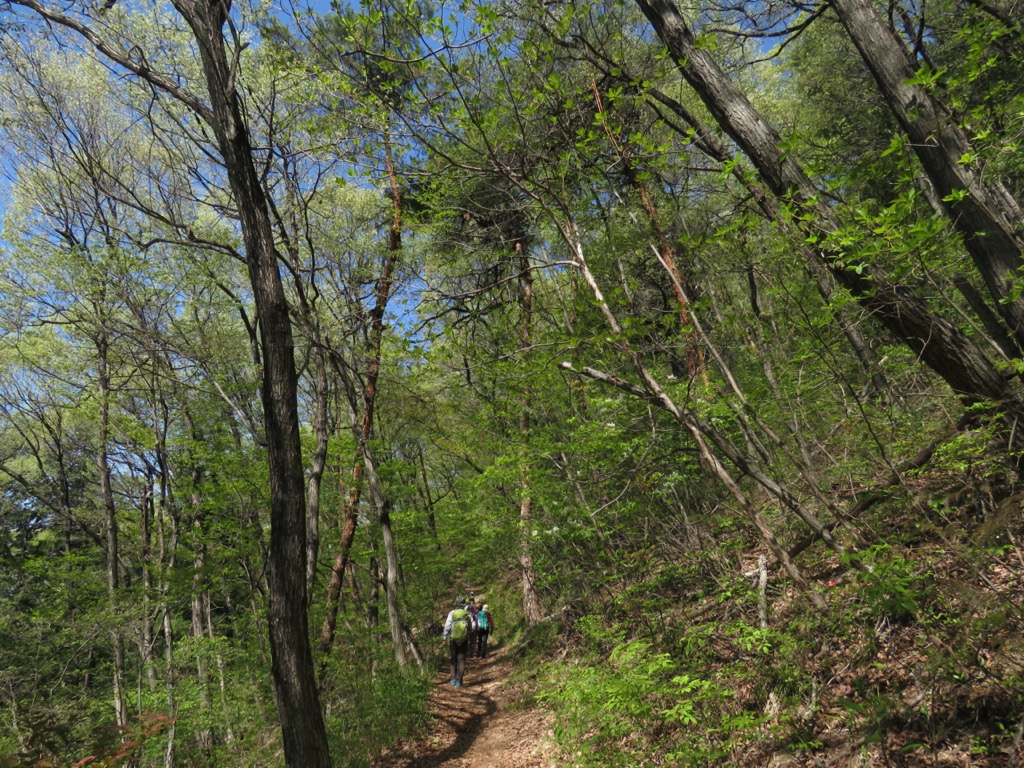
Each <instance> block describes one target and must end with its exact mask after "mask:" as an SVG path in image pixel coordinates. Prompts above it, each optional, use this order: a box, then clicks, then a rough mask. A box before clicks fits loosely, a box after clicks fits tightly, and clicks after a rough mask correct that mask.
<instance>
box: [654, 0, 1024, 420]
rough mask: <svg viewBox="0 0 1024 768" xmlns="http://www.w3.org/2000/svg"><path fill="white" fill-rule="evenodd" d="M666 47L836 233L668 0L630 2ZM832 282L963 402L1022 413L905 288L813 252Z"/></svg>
mask: <svg viewBox="0 0 1024 768" xmlns="http://www.w3.org/2000/svg"><path fill="white" fill-rule="evenodd" d="M636 2H637V5H639V7H640V9H641V10H642V11H643V13H644V15H645V16H647V18H648V19H649V20H650V22H651V24H652V25H653V26H654V29H655V30H656V31H657V33H658V35H659V37H660V38H661V40H662V42H664V44H665V45H666V47H667V48H668V50H669V52H670V54H671V55H672V58H673V59H674V60H675V62H676V66H677V67H678V69H679V71H680V73H681V74H682V75H683V77H684V78H685V79H686V81H687V82H688V83H689V84H690V85H691V86H692V87H693V89H694V91H696V93H697V95H698V96H699V97H700V99H701V100H702V101H703V102H704V104H705V106H707V108H708V110H709V111H710V112H711V114H712V116H713V117H714V118H715V120H716V121H717V122H718V123H719V125H720V126H721V127H722V128H723V130H725V132H726V133H728V134H729V135H730V136H731V137H732V138H733V139H734V140H735V141H736V142H737V144H739V146H740V147H741V148H742V149H743V151H744V152H745V153H746V154H747V156H748V157H750V159H751V160H752V161H753V163H754V165H755V166H756V167H757V169H758V171H759V173H760V175H761V178H762V179H763V180H764V182H765V184H767V186H768V188H769V189H770V190H771V191H772V193H773V194H774V195H775V196H776V197H778V198H779V199H790V198H793V199H795V200H796V201H797V202H798V204H800V205H802V206H803V207H804V208H805V209H806V210H808V211H809V212H813V214H814V224H807V223H804V224H802V226H804V227H806V234H807V235H808V236H809V237H810V238H812V239H813V240H814V241H815V242H816V241H818V240H819V239H820V238H821V237H822V235H827V234H828V233H829V232H832V231H834V230H835V228H836V224H835V222H834V221H833V217H832V216H831V214H830V213H829V211H828V210H827V209H826V208H825V207H823V206H821V205H819V204H818V203H817V202H816V189H815V187H814V185H813V184H812V182H811V180H810V179H809V178H808V176H807V175H806V174H805V173H804V171H803V169H802V168H801V167H800V166H799V165H798V164H797V163H796V161H795V160H794V159H793V158H792V157H791V156H790V155H788V154H787V153H785V152H783V151H782V150H781V149H780V144H781V139H780V138H779V136H778V134H777V133H776V132H775V131H774V129H772V127H771V126H770V125H769V123H768V122H767V120H765V119H764V117H763V116H762V115H761V114H760V113H759V112H758V111H757V110H756V109H755V108H754V107H753V105H752V104H751V103H750V102H749V101H748V100H747V98H746V97H745V96H744V95H743V94H742V93H741V92H740V91H739V90H738V89H737V88H736V87H735V86H734V85H733V84H732V83H731V82H730V80H729V79H728V77H726V75H725V73H724V72H722V70H721V68H720V67H719V66H718V65H717V64H716V63H715V61H714V60H713V59H712V58H711V55H710V53H709V52H708V50H707V49H706V48H705V47H702V46H699V45H697V44H696V40H695V38H694V36H693V33H692V31H691V30H690V28H689V27H688V26H687V24H686V22H685V20H684V19H683V17H682V15H681V14H680V13H679V11H678V9H677V8H676V7H675V5H674V4H673V3H672V2H671V1H670V0H636ZM819 255H820V257H821V258H822V259H823V260H824V262H825V264H826V266H827V267H828V268H829V270H830V271H831V272H832V274H833V276H834V277H835V279H836V281H837V282H838V283H839V284H840V285H842V286H843V287H845V288H846V289H847V290H848V291H850V293H851V294H852V295H854V296H855V297H857V300H858V301H859V302H860V303H861V305H862V306H864V307H865V308H866V309H867V310H868V311H869V312H870V313H871V314H872V316H873V317H874V318H875V319H876V320H878V321H879V322H881V323H882V324H883V325H884V326H885V327H886V328H888V329H889V330H890V331H892V332H893V333H894V334H896V335H897V336H898V337H899V338H900V339H902V340H903V341H904V343H906V345H907V346H908V347H909V348H910V349H911V350H913V351H914V353H915V354H917V355H918V356H919V357H920V358H921V359H922V360H923V361H924V362H925V363H926V364H927V365H928V366H929V367H930V368H931V369H932V370H934V371H935V372H936V373H937V374H938V375H940V376H941V377H942V378H943V379H945V380H946V382H947V383H948V384H949V386H950V387H951V388H952V389H953V391H954V392H955V393H957V394H958V395H961V396H963V397H964V398H965V399H966V400H968V401H969V402H976V401H979V400H983V401H990V402H998V403H1007V404H1008V405H1007V408H1008V410H1010V411H1011V412H1013V413H1020V412H1021V410H1022V407H1021V403H1020V401H1019V397H1018V396H1017V395H1016V393H1015V392H1014V391H1013V390H1012V388H1011V387H1010V384H1009V381H1008V379H1007V378H1006V377H1005V376H1003V375H1002V374H1001V373H1000V372H999V371H998V370H996V368H995V366H994V365H992V363H991V361H990V360H989V359H988V358H987V357H986V355H985V354H984V352H983V351H982V350H981V349H980V348H979V347H978V345H977V344H975V343H974V342H973V341H972V340H971V339H970V338H968V337H967V336H966V335H965V334H964V333H963V332H962V331H961V330H960V328H959V327H957V325H956V324H954V323H951V322H949V321H948V320H946V319H944V318H941V317H939V316H936V315H934V314H933V313H931V312H930V311H929V310H928V308H927V307H926V306H925V304H924V303H923V302H922V301H921V300H920V299H919V298H918V297H917V296H916V295H915V293H914V291H913V290H912V289H910V288H909V287H907V286H903V285H897V284H893V283H891V282H889V281H888V279H887V278H886V276H885V275H884V274H883V273H882V272H880V271H879V270H877V269H875V270H872V269H870V268H863V269H861V270H860V271H859V272H858V271H855V270H852V269H848V268H847V267H848V265H847V264H846V263H845V262H844V260H843V257H842V254H841V253H836V252H832V251H830V250H828V249H827V248H826V249H822V250H821V251H820V252H819Z"/></svg>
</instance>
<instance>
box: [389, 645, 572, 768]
mask: <svg viewBox="0 0 1024 768" xmlns="http://www.w3.org/2000/svg"><path fill="white" fill-rule="evenodd" d="M511 673H512V662H511V660H509V659H507V658H506V649H505V648H504V647H500V648H494V649H493V650H492V651H491V652H490V653H489V654H488V655H487V656H486V657H485V658H483V659H477V658H473V659H467V660H466V676H465V678H464V680H463V687H462V688H455V687H453V686H452V685H451V684H450V683H449V682H448V663H447V658H446V660H445V663H444V664H442V666H441V669H440V671H439V672H438V674H437V675H436V676H435V678H434V682H433V690H432V691H431V693H430V703H429V706H428V709H429V711H430V714H431V716H432V718H433V719H432V722H431V724H430V725H429V726H428V727H427V730H426V732H425V733H424V734H423V735H422V736H421V737H420V738H419V739H417V740H414V741H410V742H408V743H404V744H400V745H398V746H397V747H394V748H392V749H391V750H388V751H387V752H385V753H384V754H382V755H380V756H379V757H378V758H377V759H376V760H375V761H374V762H373V766H374V768H385V767H386V768H553V767H554V765H555V763H554V758H553V749H552V747H551V738H550V735H549V734H550V730H551V725H550V717H549V716H548V715H547V714H546V713H544V712H542V711H540V710H537V709H533V708H530V707H528V706H525V707H521V708H520V707H517V706H516V704H517V702H518V701H519V693H520V692H519V690H518V688H517V687H516V686H515V685H513V684H511V683H509V676H510V675H511Z"/></svg>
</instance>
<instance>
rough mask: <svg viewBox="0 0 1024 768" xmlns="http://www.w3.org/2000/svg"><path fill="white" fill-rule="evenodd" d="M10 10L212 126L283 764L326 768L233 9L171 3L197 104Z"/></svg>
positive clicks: (292, 458)
mask: <svg viewBox="0 0 1024 768" xmlns="http://www.w3.org/2000/svg"><path fill="white" fill-rule="evenodd" d="M14 5H18V6H22V7H25V8H28V9H30V10H31V11H33V12H34V13H36V14H38V15H39V16H40V17H41V18H43V19H45V20H47V21H48V22H51V23H54V24H57V25H59V26H61V27H65V28H67V29H70V30H73V31H74V32H76V33H77V34H79V35H81V36H82V37H83V38H84V39H85V40H86V41H87V42H88V43H89V44H90V45H92V46H94V47H95V48H96V49H97V50H98V51H99V52H100V53H102V54H103V55H105V56H107V57H108V58H109V59H110V60H111V61H112V62H114V63H116V64H117V65H119V66H121V67H124V68H125V69H126V70H128V71H130V72H132V73H134V74H135V75H136V76H138V77H140V78H142V79H143V80H145V81H146V82H148V83H149V84H150V85H152V86H153V87H154V88H156V89H158V90H159V91H161V92H163V93H166V94H167V95H169V96H171V97H172V98H175V99H178V100H180V101H181V102H182V103H184V104H185V105H186V106H187V107H189V108H190V109H191V110H193V111H194V112H195V114H196V115H197V116H198V117H200V118H201V119H202V120H203V121H204V122H205V123H207V124H208V125H209V127H210V129H211V130H212V131H213V133H214V135H215V137H216V144H217V148H218V150H219V152H220V155H221V158H222V161H223V163H224V169H225V172H226V174H227V178H228V181H229V184H230V187H231V191H232V196H233V198H234V202H235V205H236V206H237V211H238V217H239V224H240V227H241V232H242V238H243V240H244V242H245V246H246V263H247V266H248V268H249V276H250V281H251V285H252V289H253V297H254V300H255V304H256V308H257V312H258V315H259V329H260V340H261V352H262V355H263V388H262V398H263V411H264V417H265V430H266V432H265V434H266V441H267V456H268V462H269V467H270V491H271V510H272V513H271V540H270V578H269V583H270V611H269V617H268V619H269V624H270V638H271V651H272V659H273V672H274V681H275V685H276V691H277V697H278V711H279V715H280V719H281V724H282V732H283V736H284V746H285V755H286V761H287V762H288V764H289V765H295V766H327V765H330V763H331V758H330V751H329V749H328V746H327V736H326V731H325V728H324V723H323V714H322V712H321V709H320V703H319V697H318V694H317V688H316V682H315V677H314V668H313V660H312V654H311V650H310V645H309V637H308V632H307V616H306V609H305V606H306V604H307V601H306V598H305V590H306V581H305V569H304V568H303V569H297V568H296V563H299V562H303V563H304V562H305V559H306V558H305V551H306V540H305V539H306V536H305V529H306V508H305V480H304V475H303V467H302V453H301V442H300V435H299V421H298V400H297V374H296V371H295V361H294V341H293V337H292V328H291V320H290V318H289V315H288V304H287V301H286V300H285V294H284V289H283V285H282V282H281V276H280V272H279V269H278V254H277V251H276V248H275V243H274V237H273V226H272V221H271V218H270V212H269V208H268V205H267V197H266V192H265V191H264V189H263V187H262V184H261V180H260V176H259V173H258V172H257V169H256V164H255V160H254V157H253V149H252V146H251V143H250V138H249V133H248V127H247V122H246V120H245V118H244V116H243V110H242V105H241V97H240V92H239V90H238V86H239V82H238V77H239V75H240V72H239V69H238V55H239V54H240V53H241V46H242V41H241V40H240V39H239V38H238V36H237V31H236V29H235V26H234V22H233V21H232V20H231V19H230V16H229V10H230V7H229V6H228V5H223V4H208V3H202V2H198V3H193V2H187V0H183V1H182V2H176V3H174V7H175V9H176V10H177V11H178V13H179V14H180V16H181V18H182V19H183V21H184V22H185V23H186V24H187V25H188V27H189V28H190V29H191V31H192V35H193V37H194V40H195V43H196V46H197V48H198V50H199V54H200V59H201V63H202V69H203V77H204V83H205V86H206V88H207V97H208V99H209V102H208V103H204V101H202V100H201V99H200V98H198V97H197V96H196V95H194V94H192V93H190V92H189V91H187V90H186V89H185V88H182V87H181V86H179V85H178V83H177V82H176V81H174V80H172V79H170V78H168V77H166V76H164V75H162V74H159V73H157V72H154V71H153V70H151V69H150V68H149V67H148V65H147V64H146V63H145V59H144V57H143V56H142V55H141V54H142V52H141V51H139V50H138V49H134V48H122V47H120V46H117V45H115V44H112V43H110V42H108V41H107V40H105V39H104V38H102V37H101V36H100V35H99V34H97V33H96V32H95V31H94V30H93V29H92V28H90V27H89V26H88V25H87V23H83V22H81V21H78V20H77V19H75V18H72V17H71V16H68V15H65V14H62V13H59V12H56V11H53V10H51V9H49V8H47V7H45V6H43V5H42V4H40V3H37V2H35V1H34V0H27V2H24V3H21V2H18V3H14ZM225 28H227V29H228V30H229V31H230V33H231V34H232V43H231V44H232V45H233V46H234V51H233V52H232V53H230V54H229V49H228V44H227V43H226V41H225V38H224V31H225Z"/></svg>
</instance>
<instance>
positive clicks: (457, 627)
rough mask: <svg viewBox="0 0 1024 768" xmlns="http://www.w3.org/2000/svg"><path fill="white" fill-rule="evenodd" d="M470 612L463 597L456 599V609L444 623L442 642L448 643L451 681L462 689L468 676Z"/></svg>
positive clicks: (449, 613) (453, 609)
mask: <svg viewBox="0 0 1024 768" xmlns="http://www.w3.org/2000/svg"><path fill="white" fill-rule="evenodd" d="M469 624H470V618H469V611H467V610H466V603H465V601H464V600H463V599H462V598H461V597H457V598H455V607H454V608H452V610H451V611H449V612H448V618H447V619H445V622H444V632H443V634H442V637H443V640H442V642H447V643H448V651H449V653H450V655H451V664H452V676H451V680H450V681H449V682H450V683H451V684H452V685H454V686H455V687H456V688H461V687H462V678H463V676H464V675H465V674H466V653H467V652H468V651H469Z"/></svg>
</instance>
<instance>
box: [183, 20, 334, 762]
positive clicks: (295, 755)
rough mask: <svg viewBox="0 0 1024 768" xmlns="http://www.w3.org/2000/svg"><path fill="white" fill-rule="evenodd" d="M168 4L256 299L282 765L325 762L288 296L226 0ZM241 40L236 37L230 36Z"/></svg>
mask: <svg viewBox="0 0 1024 768" xmlns="http://www.w3.org/2000/svg"><path fill="white" fill-rule="evenodd" d="M174 6H175V8H177V9H178V11H179V13H181V15H182V16H183V17H184V19H185V21H186V22H187V23H188V25H189V26H190V27H191V28H192V31H193V33H194V35H195V38H196V41H197V43H198V46H197V47H198V49H199V52H200V56H201V59H202V65H203V72H204V75H205V78H206V85H207V87H208V91H209V98H210V111H209V113H208V122H209V124H210V126H211V127H212V129H213V131H214V133H215V135H216V137H217V144H218V146H219V148H220V152H221V155H222V157H223V160H224V166H225V168H226V170H227V175H228V180H229V182H230V185H231V191H232V193H233V196H234V199H235V202H236V204H237V206H238V214H239V219H240V222H241V227H242V237H243V240H244V242H245V247H246V254H247V265H248V267H249V277H250V282H251V283H252V288H253V298H254V300H255V303H256V309H257V311H258V313H259V324H260V341H261V346H262V350H263V356H264V359H263V386H262V392H261V394H262V398H263V413H264V419H265V433H266V440H267V458H268V461H269V464H270V500H271V501H270V508H271V531H270V561H269V569H268V570H269V573H268V585H269V592H270V606H269V611H268V619H269V622H270V650H271V668H272V671H273V675H274V683H275V692H276V697H277V706H278V715H279V717H280V720H281V729H282V735H283V743H284V754H285V763H286V764H287V765H288V766H289V768H327V767H328V766H330V765H331V753H330V749H329V747H328V745H327V731H326V728H325V726H324V720H323V713H322V711H321V709H320V697H319V692H318V691H317V687H316V677H315V672H314V668H313V656H312V652H311V649H310V644H309V632H308V618H307V615H306V606H307V599H306V571H305V567H304V565H305V563H306V504H305V473H304V469H303V466H302V444H301V439H300V434H299V416H298V380H297V379H298V376H297V373H296V370H295V358H294V352H295V342H294V340H293V336H292V326H291V318H290V317H289V314H288V302H287V300H286V298H285V294H284V287H283V285H282V283H281V274H280V270H279V265H278V254H277V251H276V249H275V247H274V235H273V229H272V224H271V218H270V213H269V209H268V205H267V199H266V194H265V192H264V189H263V187H262V185H261V183H260V178H259V175H258V174H257V172H256V167H255V163H254V159H253V152H252V146H251V143H250V139H249V132H248V129H247V126H246V123H245V119H244V118H243V117H242V111H241V108H240V104H239V94H238V91H237V88H236V78H237V76H238V69H237V58H231V57H229V56H228V52H227V48H226V45H225V41H224V27H225V25H226V24H227V25H228V26H229V28H230V29H231V31H232V33H233V34H234V28H233V25H232V23H231V20H230V17H229V15H228V8H229V6H228V5H227V4H226V3H223V4H222V3H205V2H200V1H199V0H175V2H174ZM235 44H236V45H239V44H240V43H239V41H237V40H236V41H235Z"/></svg>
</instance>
